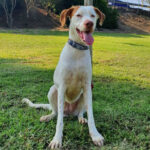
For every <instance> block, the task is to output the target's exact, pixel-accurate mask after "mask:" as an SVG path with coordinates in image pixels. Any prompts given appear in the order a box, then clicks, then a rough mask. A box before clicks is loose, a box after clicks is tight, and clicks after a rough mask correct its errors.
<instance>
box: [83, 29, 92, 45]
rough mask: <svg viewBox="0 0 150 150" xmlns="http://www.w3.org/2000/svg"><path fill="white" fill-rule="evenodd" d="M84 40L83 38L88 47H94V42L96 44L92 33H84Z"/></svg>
mask: <svg viewBox="0 0 150 150" xmlns="http://www.w3.org/2000/svg"><path fill="white" fill-rule="evenodd" d="M82 38H83V41H84V42H85V43H86V44H87V45H92V44H93V42H94V39H93V37H92V34H91V33H85V32H82Z"/></svg>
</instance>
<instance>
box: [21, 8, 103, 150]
mask: <svg viewBox="0 0 150 150" xmlns="http://www.w3.org/2000/svg"><path fill="white" fill-rule="evenodd" d="M67 17H69V18H70V27H69V40H68V42H67V43H66V45H65V47H64V48H63V51H62V53H61V56H60V59H59V62H58V65H57V67H56V69H55V72H54V85H53V86H52V87H51V88H50V90H49V92H48V99H49V103H50V104H33V103H32V102H31V101H30V100H28V99H23V101H24V102H26V103H28V104H29V106H31V107H35V108H40V107H42V108H45V109H49V110H52V113H51V114H50V115H47V116H42V117H41V119H40V121H43V122H44V121H45V122H47V121H50V120H51V119H52V118H54V117H55V116H56V115H58V117H57V126H56V133H55V136H54V138H53V140H52V141H51V143H50V145H49V146H50V147H51V148H52V149H54V148H59V147H61V146H62V137H63V117H64V115H65V116H66V115H76V116H78V120H79V122H80V123H86V122H87V123H88V127H89V133H90V135H91V138H92V140H93V142H94V144H95V145H98V146H102V145H103V140H104V138H103V137H102V135H101V134H100V133H99V132H98V131H97V129H96V127H95V122H94V117H93V109H92V91H91V79H92V66H91V56H90V50H89V45H92V43H93V41H94V39H93V37H92V33H93V31H94V29H95V26H96V21H97V19H98V18H99V19H100V25H102V23H103V21H104V18H105V15H104V14H103V13H102V12H101V11H100V10H99V9H97V8H95V7H92V6H73V7H71V8H69V9H65V10H63V11H62V13H61V15H60V22H61V24H62V26H64V25H65V23H66V19H67ZM85 112H87V115H88V120H87V119H85V118H84V117H83V114H84V113H85Z"/></svg>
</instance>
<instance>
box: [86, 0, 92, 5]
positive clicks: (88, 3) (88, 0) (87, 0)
mask: <svg viewBox="0 0 150 150" xmlns="http://www.w3.org/2000/svg"><path fill="white" fill-rule="evenodd" d="M84 5H85V6H88V5H93V0H84Z"/></svg>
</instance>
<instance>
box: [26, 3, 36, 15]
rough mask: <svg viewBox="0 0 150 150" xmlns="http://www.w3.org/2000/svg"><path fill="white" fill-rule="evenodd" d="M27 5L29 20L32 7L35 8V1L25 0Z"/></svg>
mask: <svg viewBox="0 0 150 150" xmlns="http://www.w3.org/2000/svg"><path fill="white" fill-rule="evenodd" d="M24 1H25V3H26V12H27V18H29V11H30V9H31V8H32V7H34V6H35V0H24Z"/></svg>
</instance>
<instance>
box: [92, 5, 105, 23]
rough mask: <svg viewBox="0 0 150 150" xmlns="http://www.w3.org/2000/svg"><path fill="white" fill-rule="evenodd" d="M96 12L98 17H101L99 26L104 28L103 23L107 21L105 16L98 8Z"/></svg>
mask: <svg viewBox="0 0 150 150" xmlns="http://www.w3.org/2000/svg"><path fill="white" fill-rule="evenodd" d="M94 10H95V11H96V13H97V15H98V16H99V20H100V22H99V24H100V26H102V25H103V22H104V20H105V15H104V14H103V13H102V12H101V11H100V10H99V9H98V8H96V7H94Z"/></svg>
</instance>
